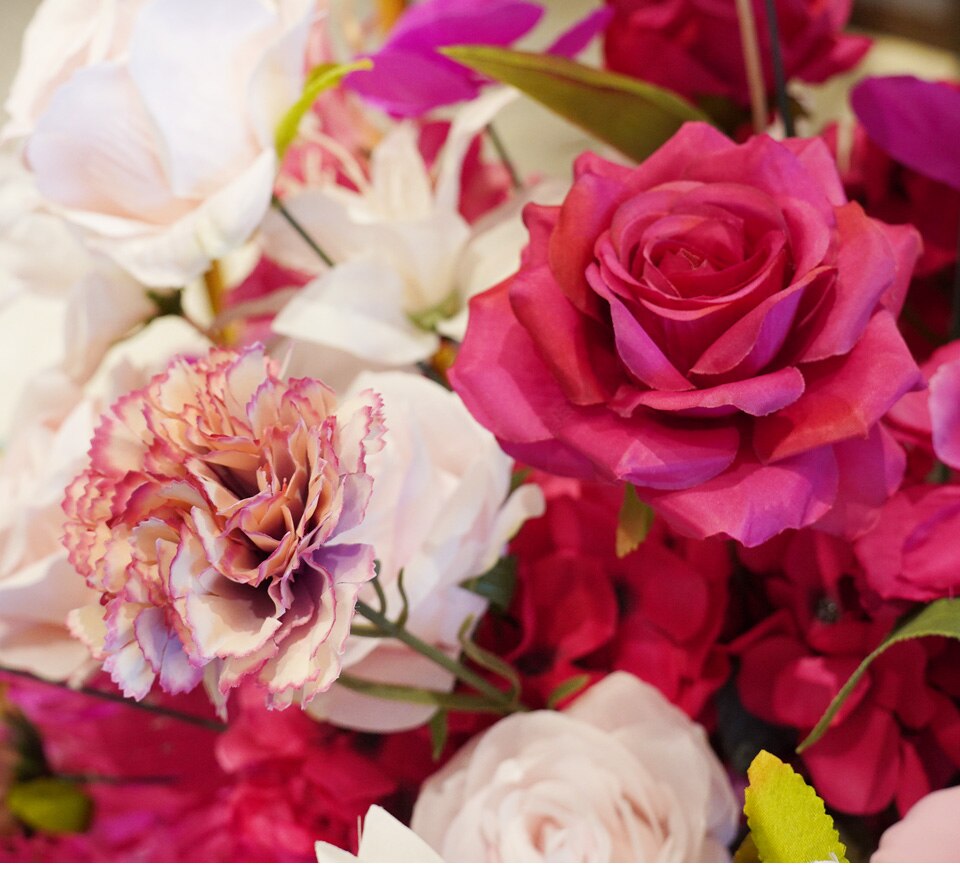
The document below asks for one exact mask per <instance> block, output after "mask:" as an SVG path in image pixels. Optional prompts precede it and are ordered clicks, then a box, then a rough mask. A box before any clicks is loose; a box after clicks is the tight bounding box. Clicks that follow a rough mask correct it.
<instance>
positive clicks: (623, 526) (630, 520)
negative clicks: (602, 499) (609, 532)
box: [617, 485, 653, 558]
mask: <svg viewBox="0 0 960 873" xmlns="http://www.w3.org/2000/svg"><path fill="white" fill-rule="evenodd" d="M652 526H653V509H652V508H651V507H650V506H649V505H648V504H646V503H644V502H643V501H642V500H641V499H640V498H639V497H638V496H637V489H636V488H634V487H633V486H632V485H627V487H626V489H625V490H624V492H623V503H622V504H621V506H620V518H619V519H618V520H617V557H618V558H623V557H626V556H627V555H629V554H630V553H631V552H632V551H634V550H635V549H636V548H637V547H638V546H639V545H640V544H641V543H642V542H643V541H644V540H645V539H646V538H647V534H649V533H650V528H651V527H652Z"/></svg>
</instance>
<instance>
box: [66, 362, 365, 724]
mask: <svg viewBox="0 0 960 873" xmlns="http://www.w3.org/2000/svg"><path fill="white" fill-rule="evenodd" d="M278 369H279V368H278V367H277V365H276V364H275V363H274V362H273V361H271V360H270V359H268V358H267V357H266V355H265V354H264V353H263V350H262V348H260V347H256V346H254V347H251V348H249V349H247V350H245V351H243V352H241V353H236V352H231V351H224V350H213V351H211V352H210V353H209V354H208V355H206V356H205V357H201V358H187V357H181V358H176V359H174V361H172V362H171V363H170V365H169V366H168V367H167V369H166V371H165V372H163V373H161V374H160V375H158V376H156V377H154V378H153V379H152V380H151V381H150V383H149V384H148V385H147V386H146V387H145V388H144V389H143V390H141V391H137V392H134V393H132V394H128V395H126V396H124V397H122V398H121V399H120V400H119V401H117V403H116V404H114V406H113V407H112V408H111V410H110V413H109V414H108V415H106V416H104V418H103V420H102V421H101V423H100V424H99V425H98V427H97V429H96V432H95V434H94V439H93V443H92V444H91V448H90V461H89V464H88V466H87V469H86V470H84V472H83V473H81V474H80V476H78V477H77V478H76V479H75V480H74V481H73V482H72V483H71V485H70V486H69V488H68V489H67V495H66V498H65V500H64V510H65V511H66V514H67V517H68V521H67V524H66V533H65V537H64V544H65V545H66V546H67V549H68V551H69V553H70V561H71V563H72V564H73V566H74V567H75V568H76V569H77V571H78V572H79V573H80V574H81V575H83V576H84V577H85V578H86V580H87V583H88V584H89V585H90V586H91V587H93V588H94V589H95V590H97V591H98V592H100V594H101V598H100V601H99V602H98V603H97V604H96V605H95V606H92V607H85V608H83V609H79V610H75V611H74V612H73V613H72V614H71V617H70V618H71V630H72V631H73V632H74V633H75V634H76V635H77V636H78V637H80V638H81V639H82V640H83V641H84V642H85V643H86V644H87V645H88V646H89V647H90V649H91V652H92V653H93V654H94V656H95V657H96V658H97V659H98V660H102V661H104V666H105V668H106V669H107V670H109V672H110V674H111V676H112V677H113V679H114V681H115V682H117V684H118V685H119V686H120V687H121V689H122V690H123V692H124V694H126V695H127V696H129V697H134V698H137V699H140V698H142V697H143V696H144V695H146V694H147V692H148V691H149V690H150V688H151V687H152V686H153V684H154V681H155V680H157V679H159V684H160V687H161V688H163V689H164V690H165V691H168V692H170V693H174V694H175V693H180V692H185V691H189V690H190V689H192V688H194V687H195V686H196V685H197V684H198V683H199V682H200V681H201V679H203V678H206V679H207V683H208V690H210V691H211V696H212V697H213V699H214V701H215V702H216V703H217V704H218V705H221V706H222V705H223V704H224V703H225V701H226V697H227V695H228V694H229V692H230V690H231V689H232V688H235V687H236V686H237V685H239V684H240V683H241V682H243V681H244V680H249V681H251V682H254V683H257V684H258V685H260V686H261V687H262V688H263V689H264V691H265V692H266V695H267V700H268V703H269V704H270V705H272V706H277V707H282V706H286V705H288V704H289V703H291V702H292V701H293V700H294V699H295V698H296V699H301V698H302V699H303V700H305V701H308V700H309V699H310V698H311V697H313V696H314V695H315V694H317V693H319V692H320V691H323V690H325V689H326V688H327V687H328V686H329V685H330V683H332V682H333V681H334V679H336V677H337V676H338V675H339V672H340V654H341V652H342V650H343V645H344V642H345V640H346V638H347V636H348V635H349V633H350V621H351V618H352V616H353V609H354V604H355V602H356V598H357V594H358V591H359V588H360V586H361V585H362V584H363V583H364V582H366V581H367V580H368V579H370V578H371V577H372V576H373V573H374V564H373V550H372V549H371V548H370V546H368V545H365V544H356V543H349V544H344V543H343V541H342V539H339V540H338V537H341V536H342V535H344V534H346V533H348V532H349V531H351V530H352V529H353V528H354V527H355V526H356V525H357V524H358V523H359V522H360V521H361V520H362V519H363V514H364V511H365V509H366V505H367V501H368V500H369V497H370V490H371V487H372V481H371V478H370V476H369V474H367V472H366V470H365V460H366V457H367V456H368V455H369V454H372V453H373V452H376V451H378V450H379V449H380V448H381V447H382V440H381V436H382V433H383V427H382V423H381V417H380V410H379V406H380V401H379V398H377V397H376V395H374V394H372V393H371V392H366V393H363V394H360V395H358V396H356V397H354V398H353V399H352V401H351V402H350V403H349V404H347V405H343V406H340V408H337V404H336V398H335V396H334V394H333V392H332V391H330V389H329V388H327V387H326V386H325V385H324V384H323V383H322V382H318V381H316V380H314V379H294V380H289V381H284V380H282V379H280V378H279V376H278ZM205 672H206V677H204V673H205Z"/></svg>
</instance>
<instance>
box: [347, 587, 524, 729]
mask: <svg viewBox="0 0 960 873" xmlns="http://www.w3.org/2000/svg"><path fill="white" fill-rule="evenodd" d="M357 614H358V615H360V616H361V617H362V618H364V619H366V620H367V621H368V622H370V624H372V625H373V626H374V627H375V628H376V629H377V630H379V631H381V632H382V633H383V635H384V636H388V637H391V638H393V639H395V640H399V641H400V642H401V643H403V644H404V645H406V646H408V647H409V648H411V649H413V651H415V652H417V654H420V655H423V656H424V657H425V658H429V659H430V660H431V661H433V663H435V664H437V665H438V666H440V667H443V669H444V670H446V671H447V672H448V673H452V674H453V675H454V676H456V677H457V679H459V680H460V681H461V682H463V684H464V685H469V686H470V687H471V688H472V689H473V690H474V691H477V692H479V693H480V694H481V695H483V696H484V697H485V698H487V700H488V701H490V702H491V703H492V704H495V705H496V707H497V711H499V712H524V711H526V709H527V707H525V706H524V705H523V704H522V703H519V702H518V701H517V700H516V699H514V698H512V697H510V696H509V695H507V694H504V692H502V691H501V690H500V689H499V688H497V687H496V685H493V684H492V683H490V682H488V681H487V680H486V679H484V678H483V677H482V676H480V675H479V674H477V673H475V672H474V671H473V670H471V669H470V668H469V667H467V666H466V665H465V664H462V663H461V662H460V661H456V660H454V659H453V658H451V657H450V656H449V655H445V654H444V653H443V652H441V651H440V650H439V649H436V648H434V647H433V646H431V645H430V644H429V643H425V642H424V641H423V640H421V639H420V638H419V637H417V636H414V635H413V634H412V633H410V631H408V630H407V629H406V628H405V627H402V626H401V625H399V624H398V623H396V622H393V621H391V620H390V619H388V618H387V617H386V615H384V614H383V613H382V612H378V611H377V610H375V609H373V608H372V607H371V606H370V605H369V604H367V603H364V602H363V601H362V600H360V601H357ZM341 681H343V677H342V676H341ZM351 682H352V683H353V685H354V687H355V690H361V689H360V688H359V687H357V683H356V680H354V679H352V677H348V679H347V681H346V682H345V683H344V684H345V686H347V687H350V683H351ZM396 687H397V688H400V687H402V686H396ZM424 702H428V701H426V700H425V701H424ZM461 702H462V701H461ZM456 708H460V707H456Z"/></svg>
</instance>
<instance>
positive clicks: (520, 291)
mask: <svg viewBox="0 0 960 873" xmlns="http://www.w3.org/2000/svg"><path fill="white" fill-rule="evenodd" d="M509 296H510V305H511V307H512V309H513V312H514V314H515V315H516V317H517V320H518V321H519V322H520V324H522V325H523V327H524V328H525V329H526V331H527V334H528V336H529V337H530V339H531V340H532V341H533V344H534V346H535V347H536V348H537V351H538V352H539V354H540V357H541V358H542V360H543V362H544V363H545V364H546V365H547V367H549V368H550V372H551V373H552V374H553V377H554V378H555V379H556V380H557V382H559V383H560V386H561V387H562V389H563V393H564V394H565V395H566V396H567V398H568V399H569V400H570V401H571V402H572V403H577V404H585V403H602V402H604V401H605V400H607V399H609V398H610V396H611V394H612V393H613V392H612V390H611V383H613V382H614V381H615V380H616V377H617V373H618V370H619V369H620V368H619V367H618V365H617V362H616V360H615V359H614V358H613V356H612V355H611V352H610V341H609V336H608V334H609V330H605V329H604V328H603V327H602V326H601V325H600V324H599V323H597V322H596V321H594V320H593V319H589V318H587V317H586V316H584V315H583V313H581V312H580V311H579V310H578V309H576V308H575V307H574V305H573V304H572V303H571V302H570V301H569V299H567V297H565V296H564V294H563V292H562V291H561V290H560V288H559V286H558V285H557V283H556V282H555V281H554V279H553V275H552V274H551V272H550V269H549V267H547V266H546V265H543V266H540V267H535V268H533V269H529V270H524V271H521V272H520V273H518V274H517V275H516V276H514V277H513V279H511V280H510V292H509ZM605 334H606V335H605Z"/></svg>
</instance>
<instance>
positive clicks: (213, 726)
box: [0, 667, 227, 733]
mask: <svg viewBox="0 0 960 873" xmlns="http://www.w3.org/2000/svg"><path fill="white" fill-rule="evenodd" d="M4 673H6V674H7V675H9V676H18V677H19V678H21V679H27V680H29V681H31V682H39V683H40V684H41V685H49V686H50V687H52V688H62V689H63V690H64V691H72V692H73V693H74V694H83V695H84V696H86V697H93V698H96V699H97V700H108V701H110V702H111V703H119V704H122V705H123V706H130V707H133V708H134V709H140V710H143V711H144V712H150V713H153V714H154V715H162V716H166V717H167V718H173V719H176V720H177V721H182V722H185V723H186V724H192V725H196V726H197V727H202V728H206V729H207V730H211V731H217V733H223V732H224V731H225V730H226V729H227V726H226V725H225V724H223V722H219V721H215V720H214V719H212V718H204V717H203V716H200V715H191V714H190V713H188V712H180V711H179V710H176V709H169V708H168V707H166V706H159V705H158V704H156V703H148V702H147V701H145V700H133V699H132V698H129V697H121V696H120V695H118V694H113V693H111V692H109V691H101V690H100V689H99V688H85V687H83V686H81V687H79V688H74V687H72V686H71V685H68V684H67V683H66V682H57V681H56V680H54V679H44V678H43V677H42V676H37V675H36V674H35V673H30V672H29V671H27V670H14V669H12V668H10V667H0V676H2V675H3V674H4Z"/></svg>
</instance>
